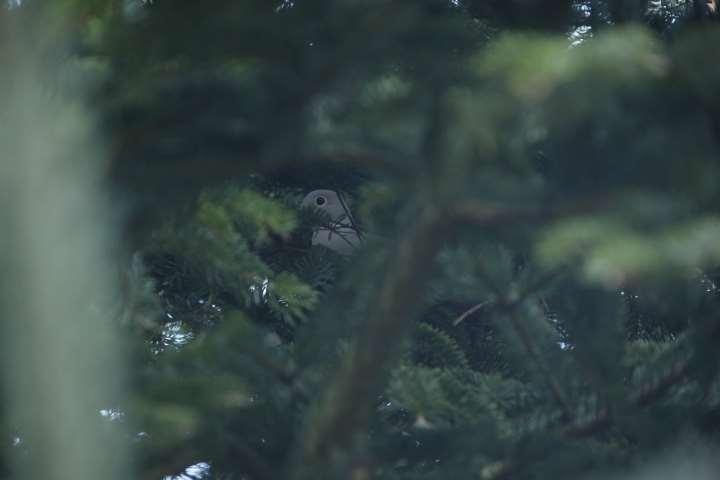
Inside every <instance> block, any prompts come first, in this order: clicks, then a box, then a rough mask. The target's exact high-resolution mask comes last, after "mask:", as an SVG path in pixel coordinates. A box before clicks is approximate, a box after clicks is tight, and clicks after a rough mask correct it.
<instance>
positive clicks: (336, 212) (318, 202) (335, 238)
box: [300, 190, 363, 255]
mask: <svg viewBox="0 0 720 480" xmlns="http://www.w3.org/2000/svg"><path fill="white" fill-rule="evenodd" d="M300 206H301V207H302V208H312V209H314V210H319V211H321V212H323V213H324V214H325V215H326V216H327V217H328V218H329V222H328V223H327V224H325V225H321V226H318V227H316V228H314V229H313V236H312V245H320V246H323V247H326V248H328V249H330V250H333V251H334V252H337V253H339V254H341V255H351V254H352V253H354V252H355V250H356V249H357V248H358V247H359V246H360V244H361V243H362V241H363V237H362V232H361V230H360V228H359V227H358V224H357V222H356V221H355V218H354V217H353V215H352V213H350V209H349V208H348V205H347V202H346V201H345V198H344V196H343V194H342V193H341V192H340V191H336V190H313V191H312V192H310V193H308V194H307V195H306V196H305V198H304V199H303V201H302V203H301V204H300Z"/></svg>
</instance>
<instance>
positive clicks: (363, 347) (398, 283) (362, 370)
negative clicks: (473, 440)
mask: <svg viewBox="0 0 720 480" xmlns="http://www.w3.org/2000/svg"><path fill="white" fill-rule="evenodd" d="M445 231H447V229H446V228H445V222H444V217H443V216H442V215H441V212H440V211H438V210H436V209H434V208H426V209H425V210H424V211H422V212H421V213H420V214H419V215H418V217H417V221H416V223H415V224H414V225H413V226H412V227H411V228H410V229H409V231H408V232H407V233H406V234H405V235H404V236H403V237H402V238H401V239H400V240H399V241H398V242H396V244H395V248H394V249H393V251H392V254H391V256H390V257H389V265H388V267H387V269H386V270H385V274H384V277H383V280H382V282H380V290H379V295H378V297H379V298H378V301H377V303H376V306H375V308H374V313H373V314H371V315H370V316H369V318H368V319H367V323H366V325H365V326H364V328H363V330H362V331H361V332H360V336H359V338H358V340H357V341H356V343H355V345H354V347H353V350H352V351H351V353H350V354H349V355H348V357H347V359H346V361H345V362H344V364H343V365H341V367H340V368H339V370H338V374H337V376H336V378H335V381H334V382H333V384H332V385H331V386H330V388H329V390H328V392H327V394H326V395H325V397H324V399H323V400H322V402H321V404H320V408H319V412H318V415H317V416H316V418H315V421H314V422H312V424H311V426H310V430H309V431H308V432H307V433H306V436H305V437H306V438H305V441H303V442H302V445H303V446H304V450H303V452H302V453H301V459H300V461H301V464H303V465H312V464H314V463H315V462H316V461H317V460H318V459H320V458H321V457H323V456H325V455H327V454H328V453H329V451H330V450H331V449H332V448H335V447H341V448H342V447H345V448H347V447H348V446H349V445H350V444H351V443H352V442H353V441H354V440H355V439H356V438H357V436H358V434H360V433H361V432H362V430H363V429H364V428H366V425H367V421H368V419H369V416H370V413H371V407H372V403H373V400H374V399H375V398H376V396H377V394H378V393H379V392H380V391H381V390H382V386H383V382H384V380H385V377H386V374H387V372H388V370H389V368H390V367H391V366H392V364H393V361H394V360H395V358H396V356H397V353H398V348H397V347H398V346H399V344H400V343H401V342H402V339H403V338H404V337H405V336H406V335H407V334H408V333H409V332H410V330H411V327H412V325H413V321H414V319H415V317H416V316H417V315H418V314H419V312H420V310H421V307H422V304H421V302H418V301H417V300H415V298H416V295H417V292H418V291H419V290H420V289H422V287H423V285H424V284H425V281H426V280H427V279H428V277H429V274H430V270H431V264H432V260H433V259H434V257H435V255H436V253H437V251H438V250H439V249H440V246H441V245H442V239H443V237H444V234H443V232H445Z"/></svg>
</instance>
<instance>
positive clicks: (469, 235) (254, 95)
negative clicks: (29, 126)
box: [0, 0, 720, 480]
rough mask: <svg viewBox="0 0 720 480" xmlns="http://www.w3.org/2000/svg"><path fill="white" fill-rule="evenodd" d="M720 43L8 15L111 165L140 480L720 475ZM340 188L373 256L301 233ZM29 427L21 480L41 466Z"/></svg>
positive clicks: (463, 19)
mask: <svg viewBox="0 0 720 480" xmlns="http://www.w3.org/2000/svg"><path fill="white" fill-rule="evenodd" d="M49 3H51V4H49ZM717 18H718V17H717V8H716V4H715V2H704V1H702V2H699V1H690V0H657V1H656V0H645V1H640V0H637V1H632V0H607V1H604V0H552V1H550V0H545V1H542V0H505V1H483V0H467V1H447V0H443V1H441V0H423V1H417V0H415V1H408V0H395V1H387V0H382V1H366V2H356V1H351V0H334V1H325V0H316V1H306V0H298V1H294V2H292V1H283V2H268V1H267V0H243V1H237V0H236V1H229V0H217V1H215V2H212V3H209V2H201V1H196V0H187V1H183V2H178V1H175V2H173V1H170V0H153V1H147V2H145V1H140V0H94V1H83V2H79V1H77V2H75V1H70V0H65V1H59V0H58V1H56V2H40V1H32V0H26V1H25V2H22V3H21V4H19V5H16V4H9V6H8V8H7V9H5V10H4V11H2V13H1V14H0V31H1V32H8V34H7V35H5V34H4V35H5V37H3V38H2V42H3V43H2V44H0V62H2V63H0V65H2V64H3V63H4V64H5V65H9V66H12V65H14V63H13V62H14V61H16V58H15V55H14V52H17V51H18V50H16V49H15V47H14V46H13V45H16V44H13V41H12V38H11V35H10V32H15V33H14V35H19V34H18V33H17V32H19V31H24V32H26V37H29V38H30V39H32V40H27V41H29V42H31V43H32V42H36V43H37V45H36V46H37V48H35V49H33V48H28V49H25V50H22V51H23V52H26V53H24V55H35V56H37V57H38V58H39V61H40V62H41V63H43V64H47V65H48V71H50V72H51V73H50V74H49V75H48V77H49V78H47V79H46V83H47V85H46V86H45V88H47V89H48V91H51V92H56V91H57V92H63V93H64V94H67V95H75V96H82V97H83V98H84V99H85V100H86V103H87V105H88V106H89V108H90V109H91V110H92V112H93V113H94V115H95V118H96V121H97V123H98V129H99V130H100V131H101V132H102V139H103V141H104V143H105V145H106V149H107V152H108V155H109V156H110V160H109V166H108V168H107V172H106V173H107V175H106V178H107V184H108V185H107V187H108V190H109V191H110V192H111V195H112V198H113V199H115V201H116V204H118V205H119V207H118V208H117V210H119V211H120V212H121V213H122V214H123V215H124V221H123V223H122V224H123V225H124V230H123V235H118V238H119V240H120V241H121V243H122V245H123V251H124V254H123V255H119V259H118V261H117V264H118V265H117V267H118V270H119V277H121V280H122V281H121V282H119V285H117V287H116V290H117V292H116V295H117V296H118V298H120V299H121V301H120V302H119V303H120V304H121V306H120V307H118V308H112V309H111V308H108V309H107V313H106V315H107V317H109V318H110V319H112V320H113V321H114V322H115V323H116V324H118V325H119V326H120V327H121V328H122V329H123V330H124V332H125V335H126V336H127V337H128V338H129V341H128V342H127V343H128V345H127V350H128V353H129V355H128V358H130V359H131V360H130V361H129V362H127V365H125V366H124V367H123V369H124V370H125V371H126V375H127V378H128V382H127V383H128V386H127V388H126V389H127V392H125V394H124V395H122V396H121V395H119V394H115V395H114V396H110V398H108V397H104V398H103V401H105V402H107V403H106V404H105V405H100V404H98V405H97V407H98V409H101V408H102V409H103V411H104V412H105V416H106V417H109V418H106V419H105V420H106V423H108V424H110V425H113V426H116V427H117V428H112V429H110V430H112V431H111V432H110V433H109V435H110V436H113V437H114V438H115V441H119V442H124V443H125V444H126V446H127V451H130V452H131V454H130V455H131V457H132V459H133V460H134V462H135V465H136V469H137V473H136V476H137V477H138V478H146V479H160V478H163V477H165V476H171V475H177V476H183V475H184V476H185V477H186V478H187V477H188V476H191V475H196V476H200V477H202V478H208V479H223V478H236V479H240V478H248V479H253V480H256V479H259V480H267V479H274V478H294V479H311V478H312V479H335V478H337V479H348V478H349V479H365V478H373V479H375V478H377V479H411V478H412V479H418V480H426V479H427V480H431V479H435V478H474V479H477V478H479V479H487V480H489V479H501V478H508V479H546V478H591V477H592V478H595V476H600V478H606V477H605V476H614V475H634V474H636V473H637V472H638V469H640V470H639V471H641V472H642V471H643V469H646V468H650V469H651V470H650V472H656V471H660V474H662V475H665V474H667V475H669V477H668V478H681V477H682V478H685V477H686V476H688V477H691V476H695V477H698V478H713V475H715V474H714V473H713V472H714V471H715V472H716V471H720V470H717V467H718V465H717V463H713V462H715V460H714V459H713V458H714V456H717V455H716V453H717V448H718V445H717V438H718V433H720V356H719V354H718V349H717V345H718V342H719V341H720V319H719V317H718V313H720V310H718V307H719V306H720V303H719V301H720V296H719V295H720V293H719V290H718V282H720V270H719V269H718V268H719V267H720V247H719V245H720V242H718V238H720V237H719V236H720V217H718V215H719V213H718V205H720V204H719V203H718V202H719V201H720V165H719V164H718V161H717V156H718V153H720V127H719V126H720V95H718V94H717V92H716V90H717V89H715V88H714V81H715V80H718V81H720V69H718V68H717V67H716V66H715V64H714V63H713V61H712V54H711V52H712V45H714V43H715V41H716V40H717V39H718V38H720V30H718V26H717ZM49 19H55V20H49ZM11 27H12V28H11ZM61 27H62V28H61ZM27 32H37V36H36V37H33V35H27ZM13 88H17V85H14V84H12V85H9V86H8V90H7V91H9V92H12V91H13V90H12V89H13ZM11 97H12V95H10V96H8V98H11ZM3 98H4V97H3ZM9 104H10V103H8V105H9ZM4 106H5V103H3V104H0V107H4ZM0 115H2V113H0ZM10 120H11V119H10V118H9V117H8V116H7V115H6V116H5V117H4V118H2V121H3V122H9V121H10ZM38 128H43V127H42V124H40V126H39V127H38ZM40 133H42V132H40ZM0 138H2V137H0ZM53 140H54V141H56V142H60V140H57V139H53ZM11 141H12V139H11V138H8V139H7V142H11ZM7 152H9V153H6V150H5V149H2V150H0V155H3V156H4V158H0V162H2V163H0V165H4V164H8V165H10V164H12V162H13V161H14V160H15V159H13V158H12V157H11V153H12V152H13V148H8V149H7ZM89 161H93V158H90V159H89ZM317 189H328V190H333V191H335V192H338V194H339V195H341V196H342V197H343V198H344V199H345V200H346V203H347V208H348V209H349V210H350V211H351V212H352V215H353V217H354V219H355V220H356V223H357V225H359V228H361V229H362V232H363V235H362V237H363V239H364V240H363V243H362V245H361V246H360V247H359V248H357V250H356V251H354V252H353V253H352V254H351V255H344V254H340V253H338V252H336V251H333V250H331V249H328V248H325V247H324V246H322V245H318V244H313V243H314V242H313V241H312V238H313V232H314V231H317V230H318V229H324V231H328V230H332V229H333V228H334V223H336V221H337V219H335V218H331V217H330V216H328V215H327V214H326V213H324V212H323V211H322V210H321V209H314V208H301V207H300V205H301V201H302V199H303V198H304V197H305V195H306V194H307V193H308V192H310V191H313V190H317ZM116 214H117V211H116ZM3 218H4V217H3ZM335 226H336V225H335ZM5 250H6V251H5V252H4V253H3V257H0V258H5V256H7V257H8V258H11V256H12V254H13V250H12V246H10V247H8V248H7V249H5ZM3 265H4V263H3ZM114 273H117V272H113V274H114ZM4 288H5V287H3V289H4ZM3 292H5V290H3ZM85 307H86V306H85V305H82V301H81V300H79V301H78V308H79V309H81V308H85ZM12 313H13V312H12V311H11V310H8V311H5V310H3V315H4V316H5V318H4V319H3V322H5V323H8V324H11V322H12V320H11V319H10V317H12ZM7 331H10V332H12V329H9V330H7ZM93 334H94V332H92V331H90V332H88V342H92V341H93V340H92V338H93ZM58 341H63V340H62V339H60V340H58ZM13 378H15V377H14V376H13V375H12V373H10V374H7V373H6V374H5V383H4V385H3V388H4V389H5V390H7V391H10V392H12V391H14V390H15V389H16V388H17V386H16V384H15V382H16V381H17V380H13ZM90 381H91V379H90V378H88V382H90ZM89 386H90V387H92V385H89ZM105 398H107V399H105ZM5 410H7V409H6V408H3V411H5ZM8 411H11V410H8ZM7 417H8V418H5V419H4V423H3V424H2V428H4V434H5V435H6V438H8V443H9V444H11V445H10V446H8V447H7V448H6V450H5V456H4V457H3V462H5V464H6V465H5V468H6V469H7V471H8V472H11V471H12V468H13V465H16V463H17V461H18V460H17V459H16V458H17V457H19V456H23V457H24V458H25V459H26V460H27V459H30V460H31V461H35V460H38V461H41V460H43V459H45V461H46V459H47V458H48V456H47V455H48V454H47V452H46V451H44V450H43V444H42V442H41V443H38V444H37V445H35V444H30V445H28V446H27V447H26V448H25V447H23V448H18V446H17V445H14V446H13V445H12V443H13V442H12V441H10V439H13V438H15V439H20V440H22V439H23V438H25V436H26V435H28V433H26V432H25V431H24V430H23V424H22V422H20V423H18V422H16V421H15V419H13V418H12V416H11V415H9V414H8V416H7ZM65 433H66V435H67V438H68V441H71V439H72V435H73V433H72V432H69V431H68V432H65ZM20 440H19V441H20ZM15 443H18V442H15ZM101 449H102V448H101ZM668 452H670V453H668ZM673 452H674V453H673ZM688 452H690V453H688ZM667 455H676V456H671V457H669V458H670V459H671V460H670V461H671V462H674V461H675V459H676V458H680V457H681V456H682V457H684V463H681V462H679V460H678V461H677V465H678V466H677V468H676V469H674V470H673V469H665V468H664V467H663V466H662V465H661V466H658V465H659V463H658V462H662V461H665V459H664V458H663V456H665V458H667ZM192 465H195V467H193V468H191V469H189V470H187V469H188V467H190V466H192ZM653 469H656V470H653ZM657 469H659V470H657ZM714 469H715V470H714ZM16 473H17V472H16ZM8 475H12V473H8ZM56 475H57V476H58V478H66V477H65V476H64V472H57V473H56ZM671 475H676V476H675V477H672V476H671ZM16 476H22V471H20V473H17V475H16ZM661 478H662V477H661Z"/></svg>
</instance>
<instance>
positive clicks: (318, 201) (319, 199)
mask: <svg viewBox="0 0 720 480" xmlns="http://www.w3.org/2000/svg"><path fill="white" fill-rule="evenodd" d="M326 201H327V200H325V197H317V198H316V199H315V204H316V205H318V206H322V205H325V202H326Z"/></svg>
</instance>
